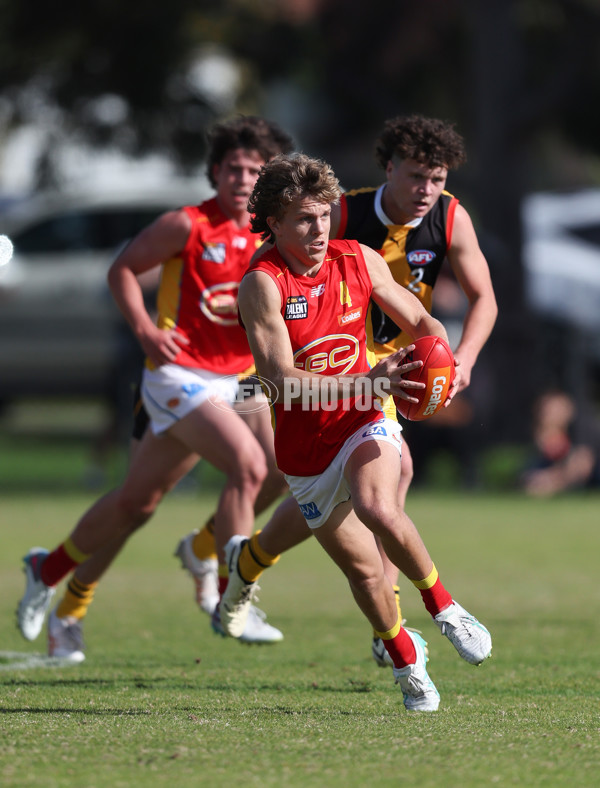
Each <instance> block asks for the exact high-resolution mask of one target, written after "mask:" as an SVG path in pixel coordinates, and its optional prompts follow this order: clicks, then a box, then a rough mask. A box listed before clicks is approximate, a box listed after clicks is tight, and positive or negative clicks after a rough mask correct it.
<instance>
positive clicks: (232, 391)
mask: <svg viewBox="0 0 600 788" xmlns="http://www.w3.org/2000/svg"><path fill="white" fill-rule="evenodd" d="M238 382H239V381H238V376H237V375H220V374H219V373H218V372H209V371H208V370H206V369H196V368H195V367H181V366H179V365H178V364H163V365H162V366H161V367H157V368H156V369H144V374H143V376H142V387H141V391H142V399H143V401H144V407H145V408H146V411H147V412H148V417H149V418H150V426H151V428H152V432H153V433H154V434H155V435H159V434H160V433H161V432H164V431H165V430H168V429H169V427H172V426H173V424H175V423H176V422H177V421H180V420H181V419H183V417H184V416H187V415H188V413H191V412H192V411H193V410H195V409H196V408H197V407H199V406H200V405H202V403H203V402H205V401H206V400H207V399H209V398H210V399H211V400H215V401H216V402H221V403H222V402H227V403H228V404H230V405H231V404H232V403H233V402H234V400H235V398H236V396H237V391H238ZM215 407H218V405H216V406H215Z"/></svg>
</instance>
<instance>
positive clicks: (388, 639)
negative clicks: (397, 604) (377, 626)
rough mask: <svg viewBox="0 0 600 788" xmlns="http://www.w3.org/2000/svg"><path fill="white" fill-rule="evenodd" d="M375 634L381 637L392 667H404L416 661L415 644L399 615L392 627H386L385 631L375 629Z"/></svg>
mask: <svg viewBox="0 0 600 788" xmlns="http://www.w3.org/2000/svg"><path fill="white" fill-rule="evenodd" d="M375 634H376V635H377V637H380V638H381V639H382V641H383V645H384V646H385V647H386V649H387V653H388V654H389V655H390V657H391V659H392V662H393V663H394V667H396V668H404V667H406V666H407V665H412V664H413V663H414V662H415V661H416V659H417V652H416V650H415V644H414V643H413V642H412V639H411V637H410V635H409V634H408V632H407V631H406V630H405V629H404V627H403V626H402V619H401V618H400V617H398V621H397V622H396V624H395V626H393V627H392V629H388V630H387V632H377V630H375Z"/></svg>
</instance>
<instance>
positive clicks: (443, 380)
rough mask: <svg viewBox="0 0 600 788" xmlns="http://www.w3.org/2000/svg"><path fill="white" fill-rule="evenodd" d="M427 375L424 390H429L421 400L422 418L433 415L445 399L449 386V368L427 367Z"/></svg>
mask: <svg viewBox="0 0 600 788" xmlns="http://www.w3.org/2000/svg"><path fill="white" fill-rule="evenodd" d="M427 377H428V378H429V380H428V383H427V387H426V389H425V391H427V392H429V396H428V397H426V398H425V400H424V401H423V405H422V417H423V418H428V417H429V416H433V415H434V413H437V411H438V410H439V409H440V408H441V407H442V405H443V404H444V402H445V401H446V397H447V396H448V389H449V388H450V369H449V368H442V369H429V370H427Z"/></svg>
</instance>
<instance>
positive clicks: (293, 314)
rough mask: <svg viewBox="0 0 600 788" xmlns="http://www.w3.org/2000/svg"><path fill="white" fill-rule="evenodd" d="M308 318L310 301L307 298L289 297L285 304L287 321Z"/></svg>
mask: <svg viewBox="0 0 600 788" xmlns="http://www.w3.org/2000/svg"><path fill="white" fill-rule="evenodd" d="M307 317H308V301H307V300H306V296H303V295H297V296H289V298H288V299H287V301H286V302H285V316H284V319H285V320H304V319H305V318H307Z"/></svg>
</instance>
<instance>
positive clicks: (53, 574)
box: [40, 537, 89, 586]
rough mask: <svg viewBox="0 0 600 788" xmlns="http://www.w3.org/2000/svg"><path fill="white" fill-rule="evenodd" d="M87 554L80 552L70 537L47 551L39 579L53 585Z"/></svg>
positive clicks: (85, 557)
mask: <svg viewBox="0 0 600 788" xmlns="http://www.w3.org/2000/svg"><path fill="white" fill-rule="evenodd" d="M87 558H89V555H88V554H86V553H82V552H81V550H79V548H77V547H76V546H75V545H74V544H73V542H72V541H71V537H69V538H68V539H65V541H64V542H63V543H62V544H61V545H59V546H58V547H57V548H56V550H53V551H52V552H51V553H48V555H47V556H46V558H44V562H43V564H42V566H41V569H40V580H41V581H42V582H43V583H45V584H46V585H47V586H55V585H56V584H57V583H60V581H61V580H62V579H63V577H65V576H66V575H68V574H69V572H71V571H72V570H73V569H75V567H76V566H79V564H82V563H83V562H84V561H85V560H86V559H87Z"/></svg>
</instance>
